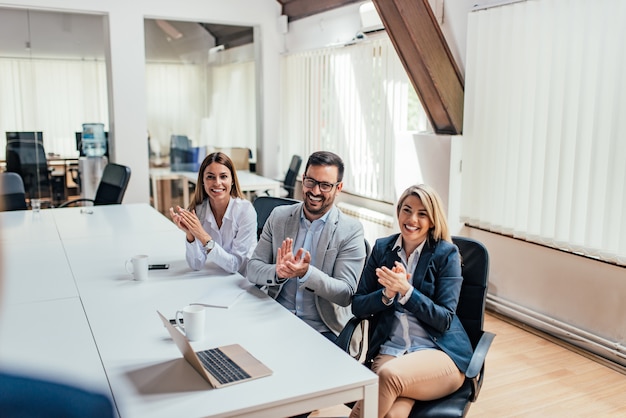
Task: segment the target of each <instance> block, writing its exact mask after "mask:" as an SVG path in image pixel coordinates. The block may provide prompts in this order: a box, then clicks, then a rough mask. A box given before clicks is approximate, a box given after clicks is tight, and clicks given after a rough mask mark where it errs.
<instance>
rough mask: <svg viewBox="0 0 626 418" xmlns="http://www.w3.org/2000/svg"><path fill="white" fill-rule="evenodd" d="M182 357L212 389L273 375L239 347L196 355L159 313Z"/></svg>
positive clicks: (185, 338)
mask: <svg viewBox="0 0 626 418" xmlns="http://www.w3.org/2000/svg"><path fill="white" fill-rule="evenodd" d="M157 313H158V314H159V316H160V317H161V321H163V325H165V328H167V331H168V332H169V333H170V336H171V337H172V339H173V340H174V342H175V343H176V346H177V347H178V349H179V350H180V352H181V353H182V354H183V357H184V358H185V360H187V362H188V363H189V364H191V366H192V367H193V368H194V369H196V371H197V372H198V373H200V376H202V377H203V378H204V380H206V381H207V382H208V383H209V385H211V387H214V388H221V387H223V386H229V385H234V384H236V383H242V382H247V381H248V380H252V379H258V378H259V377H264V376H269V375H271V374H272V371H271V370H270V369H269V368H268V367H266V366H265V365H264V364H263V363H261V362H260V361H259V360H257V359H256V358H255V357H254V356H252V354H250V353H249V352H248V351H246V350H245V349H244V348H243V347H242V346H240V345H239V344H231V345H226V346H222V347H217V348H212V349H209V350H204V351H198V352H195V351H193V348H192V347H191V344H189V340H188V339H187V337H185V336H184V335H183V334H182V333H181V332H179V331H178V330H177V329H175V328H174V326H173V325H172V324H170V321H169V320H168V319H166V318H165V317H164V316H163V315H162V314H161V312H159V311H157Z"/></svg>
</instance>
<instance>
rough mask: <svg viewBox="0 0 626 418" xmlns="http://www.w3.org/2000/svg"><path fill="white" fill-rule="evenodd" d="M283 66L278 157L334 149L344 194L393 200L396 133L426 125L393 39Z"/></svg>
mask: <svg viewBox="0 0 626 418" xmlns="http://www.w3.org/2000/svg"><path fill="white" fill-rule="evenodd" d="M282 65H283V68H282V74H283V86H282V94H283V96H282V99H281V103H283V105H284V108H283V110H282V115H283V117H282V119H281V137H282V141H281V147H282V148H281V158H282V159H283V160H284V161H288V159H289V156H290V155H293V154H299V155H303V156H307V155H309V154H310V153H312V152H314V151H317V150H327V151H333V152H335V153H337V154H338V155H340V156H341V157H342V158H343V160H344V162H345V164H346V171H345V174H344V190H345V191H347V192H350V193H353V194H357V195H360V196H363V197H367V198H371V199H376V200H380V201H386V202H391V203H395V199H396V198H397V196H395V187H394V183H395V178H394V175H395V172H394V155H395V142H396V136H397V134H398V133H400V132H406V131H407V130H409V129H410V130H419V131H426V130H428V122H427V117H426V115H425V112H424V111H423V109H422V108H421V105H420V103H419V100H417V95H416V94H415V91H414V89H413V87H412V85H411V84H410V83H409V81H408V78H407V75H406V72H405V71H404V68H403V67H402V64H401V62H400V60H399V58H398V56H397V54H396V52H395V50H394V48H393V46H392V44H391V42H390V40H389V39H388V38H387V37H386V36H385V37H380V38H378V39H375V40H367V41H364V42H359V43H356V44H354V45H349V46H344V47H336V48H326V49H321V50H315V51H307V52H301V53H294V54H290V55H287V56H285V57H284V59H283V63H282ZM295 138H297V140H294V139H295Z"/></svg>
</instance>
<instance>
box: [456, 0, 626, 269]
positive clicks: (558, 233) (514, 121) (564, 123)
mask: <svg viewBox="0 0 626 418" xmlns="http://www.w3.org/2000/svg"><path fill="white" fill-rule="evenodd" d="M624 22H626V2H624V1H623V0H596V1H593V2H590V1H586V0H542V1H532V2H524V3H516V4H512V5H508V6H502V7H495V8H491V9H487V10H481V11H476V12H473V13H471V14H470V16H469V22H468V39H467V67H466V90H465V100H466V102H465V116H464V120H465V122H464V145H463V187H462V189H463V196H462V201H463V204H462V209H461V213H462V215H463V219H464V221H465V222H467V223H469V224H471V225H475V226H478V227H481V228H485V229H488V230H491V231H495V232H499V233H503V234H508V235H512V236H514V237H518V238H521V239H526V240H528V241H532V242H537V243H541V244H545V245H548V246H553V247H555V248H559V249H563V250H566V251H571V252H574V253H579V254H584V255H586V256H590V257H594V258H598V259H601V260H605V261H609V262H613V263H617V264H620V265H626V216H625V215H626V211H625V210H624V207H625V204H626V163H625V162H626V140H625V138H624V132H623V131H622V125H623V123H622V122H623V117H624V115H626V46H625V44H624V42H623V40H624V39H626V25H624Z"/></svg>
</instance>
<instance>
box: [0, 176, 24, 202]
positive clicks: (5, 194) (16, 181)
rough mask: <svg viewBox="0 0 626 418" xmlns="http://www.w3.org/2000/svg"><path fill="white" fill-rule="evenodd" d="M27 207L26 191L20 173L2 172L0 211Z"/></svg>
mask: <svg viewBox="0 0 626 418" xmlns="http://www.w3.org/2000/svg"><path fill="white" fill-rule="evenodd" d="M26 209H28V206H26V193H25V191H24V182H23V181H22V178H21V177H20V175H19V174H17V173H0V211H8V210H26Z"/></svg>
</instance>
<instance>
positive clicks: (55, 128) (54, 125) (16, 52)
mask: <svg viewBox="0 0 626 418" xmlns="http://www.w3.org/2000/svg"><path fill="white" fill-rule="evenodd" d="M104 22H105V19H104V16H101V15H91V14H78V13H62V12H51V11H42V10H29V9H10V8H0V108H1V109H2V112H1V113H0V134H1V137H0V160H2V161H3V162H4V166H3V169H6V170H9V171H16V172H18V173H19V174H20V175H21V176H22V179H23V181H24V183H25V186H26V192H27V197H28V198H29V199H30V198H39V199H43V200H44V207H45V206H46V205H52V204H55V203H59V202H61V201H63V200H65V199H67V198H68V197H70V195H72V194H76V193H78V189H77V186H78V185H77V184H76V182H75V181H74V180H73V179H76V180H77V177H76V174H77V173H78V171H77V170H74V171H73V173H74V176H72V167H71V165H72V163H71V162H70V161H71V160H73V161H74V164H75V162H76V159H77V158H78V156H79V150H78V148H79V146H78V142H77V132H78V133H80V132H81V131H82V125H83V123H102V124H104V125H105V130H107V131H108V120H109V118H108V104H107V103H108V97H107V79H106V61H105V53H104V52H105V49H104V45H105V42H104V41H105V40H104V24H105V23H104ZM74 168H75V167H74Z"/></svg>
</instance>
